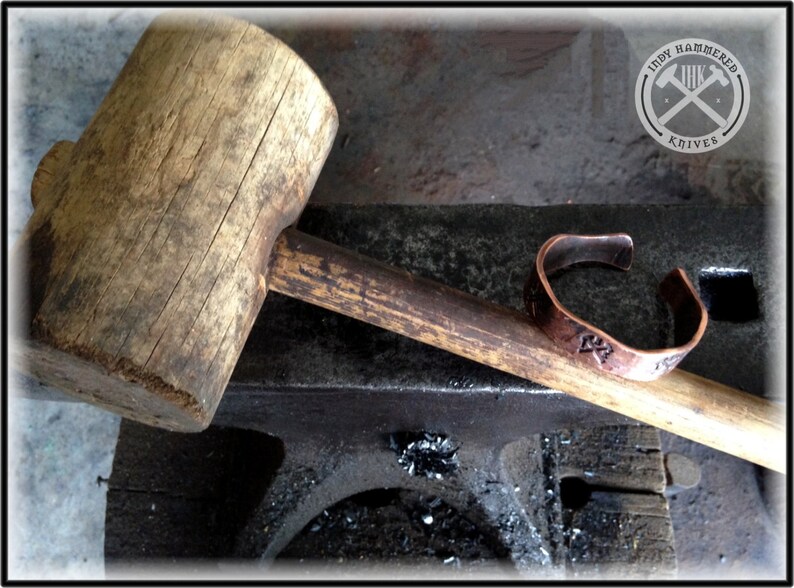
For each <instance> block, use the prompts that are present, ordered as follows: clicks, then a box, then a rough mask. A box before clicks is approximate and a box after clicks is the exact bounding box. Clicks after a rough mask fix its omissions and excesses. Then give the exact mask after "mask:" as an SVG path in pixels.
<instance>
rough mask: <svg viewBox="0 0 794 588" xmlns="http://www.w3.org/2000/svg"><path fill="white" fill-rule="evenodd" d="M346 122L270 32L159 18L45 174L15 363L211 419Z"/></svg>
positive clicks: (63, 382)
mask: <svg viewBox="0 0 794 588" xmlns="http://www.w3.org/2000/svg"><path fill="white" fill-rule="evenodd" d="M336 129H337V114H336V108H335V107H334V104H333V101H332V100H331V97H330V96H329V95H328V92H327V91H326V89H325V88H324V86H323V85H322V83H321V82H320V80H319V79H318V78H317V76H316V75H315V74H314V72H313V71H312V70H311V68H309V66H308V65H307V64H306V63H304V62H303V61H302V60H301V59H300V58H299V57H298V56H297V55H296V54H295V53H294V52H293V51H292V50H291V49H290V48H289V47H287V46H286V45H285V44H284V43H282V42H281V41H279V40H278V39H276V38H274V37H272V36H270V35H269V34H267V33H266V32H265V31H263V30H262V29H260V28H258V27H256V26H254V25H252V24H249V23H247V22H244V21H241V20H237V19H234V18H229V17H225V16H222V15H219V14H214V13H207V14H204V15H202V14H194V13H184V12H179V13H175V14H166V15H164V16H160V17H158V18H157V19H155V21H154V22H153V23H152V24H151V25H150V26H149V27H148V28H147V30H146V32H145V33H144V34H143V36H142V37H141V39H140V41H139V42H138V44H137V46H136V47H135V49H134V51H133V52H132V54H131V55H130V57H129V59H128V60H127V63H126V64H125V66H124V68H123V69H122V71H121V73H120V74H119V76H118V78H117V79H116V81H115V83H114V84H113V87H112V88H111V90H110V91H109V93H108V94H107V96H106V97H105V99H104V100H103V102H102V104H101V105H100V107H99V109H98V110H97V112H96V114H95V115H94V117H93V118H92V120H91V122H90V123H89V125H88V127H87V128H86V129H85V131H84V132H83V134H82V136H81V137H80V139H79V140H78V141H77V142H76V143H74V144H70V143H64V142H62V143H58V144H56V146H55V147H54V148H53V149H52V150H51V151H50V152H49V153H48V154H47V155H46V156H45V158H44V159H43V160H42V162H41V165H40V166H39V169H38V171H37V173H36V176H35V178H34V181H33V185H32V186H31V196H32V199H33V202H34V204H35V206H36V209H35V212H34V214H33V217H32V218H31V219H30V221H29V223H28V225H27V226H26V229H25V232H24V233H23V236H22V237H21V238H20V240H19V241H18V244H17V247H16V250H15V256H14V257H15V263H16V264H17V265H18V266H21V267H19V271H20V273H22V274H23V275H26V276H27V278H28V279H27V282H28V283H27V288H28V290H27V292H25V293H24V294H21V295H20V299H21V300H25V301H26V303H27V305H28V308H27V312H26V313H25V314H26V315H27V316H26V318H24V319H23V322H24V323H25V324H24V326H23V327H21V330H22V331H23V333H22V335H21V337H23V338H24V342H23V343H22V344H21V345H18V346H15V355H16V363H17V365H18V367H19V369H22V370H24V371H27V372H28V373H30V374H32V375H33V376H34V377H36V378H38V379H40V380H42V381H44V382H47V383H49V384H52V385H54V386H56V387H58V388H60V389H62V390H64V391H66V392H68V393H71V394H73V395H76V396H78V397H79V398H81V399H84V400H87V401H88V402H92V403H95V404H98V405H100V406H102V407H105V408H108V409H109V410H112V411H114V412H117V413H119V414H121V415H122V416H125V417H128V418H132V419H135V420H138V421H142V422H144V423H147V424H151V425H157V426H161V427H165V428H169V429H172V430H180V431H196V430H201V429H202V428H204V427H206V426H207V425H208V424H209V422H210V420H211V419H212V415H213V414H214V412H215V409H216V407H217V405H218V403H219V402H220V399H221V396H222V394H223V391H224V389H225V388H226V384H227V383H228V381H229V378H230V376H231V373H232V370H233V368H234V365H235V363H236V362H237V359H238V357H239V355H240V352H241V351H242V348H243V345H244V343H245V341H246V338H247V336H248V333H249V332H250V329H251V327H252V325H253V322H254V319H255V317H256V315H257V314H258V312H259V309H260V307H261V305H262V302H263V301H264V299H265V294H266V292H267V284H266V283H265V276H264V270H263V269H262V268H263V267H264V266H265V263H266V261H267V260H268V258H269V255H270V248H271V247H272V244H273V242H274V240H275V238H276V236H277V235H278V234H279V232H280V231H281V230H282V229H283V228H284V227H286V226H289V225H290V224H292V223H293V222H294V221H295V220H296V219H297V218H298V216H299V215H300V213H301V211H302V210H303V207H304V205H305V204H306V201H307V200H308V198H309V194H310V193H311V190H312V188H313V187H314V183H315V181H316V180H317V176H318V175H319V173H320V169H321V168H322V165H323V163H324V161H325V158H326V156H327V154H328V152H329V150H330V148H331V145H332V143H333V138H334V136H335V134H336ZM17 258H18V259H17Z"/></svg>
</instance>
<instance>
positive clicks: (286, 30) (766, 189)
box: [6, 8, 786, 578]
mask: <svg viewBox="0 0 794 588" xmlns="http://www.w3.org/2000/svg"><path fill="white" fill-rule="evenodd" d="M714 10H716V9H708V10H681V11H678V10H676V11H671V10H669V9H660V10H659V11H654V12H650V11H649V12H646V11H627V10H611V11H609V10H602V11H598V10H589V11H581V10H578V9H577V10H576V11H572V12H568V13H565V14H564V15H563V14H560V13H556V14H555V13H551V14H550V13H549V12H545V13H539V12H527V13H523V14H518V13H516V12H510V11H500V12H499V13H498V15H496V16H494V15H495V14H496V13H495V12H490V13H488V14H487V17H484V15H483V14H482V13H480V14H479V15H473V14H471V13H464V12H462V11H456V12H453V13H446V14H442V13H439V12H438V11H435V12H429V13H426V12H422V11H412V12H411V13H407V12H405V11H403V12H397V13H387V12H383V11H369V13H367V14H368V16H366V17H362V16H361V15H362V13H361V12H357V13H351V12H350V11H347V12H345V13H342V12H340V11H338V10H337V11H335V12H334V13H333V14H332V15H331V16H329V15H328V14H323V15H318V13H312V12H311V11H307V10H304V9H301V10H292V9H282V10H278V11H277V10H269V11H264V10H259V11H252V10H250V9H249V10H246V11H239V12H245V16H248V17H249V18H251V20H253V21H255V22H259V23H262V24H265V25H267V26H268V28H271V29H273V30H274V31H276V32H278V33H279V34H280V35H281V37H282V38H283V39H284V40H285V41H287V42H288V43H290V44H291V45H292V46H293V47H294V48H295V49H296V50H298V51H299V52H300V53H301V54H302V55H303V56H304V57H305V58H306V59H307V61H308V62H309V63H310V64H311V65H312V66H313V67H315V68H316V70H317V71H318V73H319V74H320V76H321V77H322V78H323V80H324V81H325V82H326V83H327V84H328V86H329V89H330V90H331V92H332V94H333V95H334V98H335V100H336V102H337V105H338V106H339V110H340V115H341V127H340V133H339V138H338V140H337V144H336V145H335V147H334V151H333V152H332V155H331V158H330V160H329V162H328V165H327V166H326V169H325V171H324V172H323V175H322V176H321V179H320V182H319V183H318V186H317V190H316V192H315V195H314V198H315V199H316V200H319V201H326V202H332V201H343V202H364V201H393V202H394V201H396V202H408V203H415V202H422V203H459V202H503V203H518V204H524V205H543V204H552V203H559V204H564V203H566V202H568V201H571V202H572V203H574V204H580V203H620V202H640V203H679V204H686V203H691V202H700V203H704V204H708V203H714V202H724V203H762V202H763V203H768V204H773V205H776V204H779V203H780V202H782V197H783V192H782V186H783V184H782V173H781V172H782V164H783V163H785V162H784V160H783V158H782V156H781V153H782V151H781V148H782V144H781V143H780V140H781V137H782V132H783V128H782V125H781V124H780V121H782V120H783V118H782V116H783V115H782V113H783V108H784V106H785V102H786V101H785V95H784V94H783V92H784V87H783V85H782V83H783V82H782V80H783V73H784V67H785V65H784V62H783V58H784V51H783V50H782V47H783V45H782V43H783V41H784V39H783V37H782V34H783V33H782V32H781V31H782V30H783V29H782V27H783V24H784V21H783V9H778V10H770V9H758V10H753V11H752V12H748V11H747V10H746V9H735V10H732V11H723V12H720V13H718V14H717V16H718V18H715V12H714ZM160 11H161V9H148V10H140V9H91V10H87V9H84V8H81V9H60V8H57V9H56V8H38V9H30V8H25V9H21V8H13V9H9V13H8V14H9V21H8V22H9V28H8V31H9V44H8V49H9V51H8V59H9V88H10V96H9V99H10V101H9V108H10V110H9V117H8V120H9V129H8V132H9V141H10V146H11V148H10V150H9V195H8V203H9V210H8V212H9V217H8V228H9V230H8V233H7V235H6V243H7V244H8V245H12V244H13V243H14V241H15V240H16V238H17V236H18V235H19V232H20V231H21V229H22V227H23V225H24V222H25V220H26V219H27V217H28V216H29V214H30V212H31V207H30V204H29V196H28V192H29V185H30V180H31V178H32V175H33V171H34V170H35V166H36V164H37V162H38V161H39V159H40V158H41V156H42V155H43V154H44V153H46V151H47V150H48V148H49V147H50V145H51V144H52V143H54V142H55V141H57V140H61V139H71V140H75V139H77V138H78V137H79V134H80V132H81V131H82V129H83V128H84V127H85V125H86V123H87V122H88V120H89V119H90V117H91V116H92V114H93V112H94V110H95V109H96V107H97V105H98V104H99V103H100V101H101V99H102V97H103V96H104V94H105V92H106V91H107V89H108V88H109V86H110V84H111V83H112V81H113V79H114V78H115V75H116V74H117V73H118V71H119V69H120V68H121V66H122V64H123V63H124V61H125V60H126V58H127V56H128V55H129V52H130V51H131V49H132V47H133V46H134V44H135V42H136V40H137V38H138V37H139V35H140V33H141V32H142V31H143V29H144V28H145V26H146V25H147V24H148V22H149V20H150V19H151V18H152V17H153V16H154V14H156V13H158V12H160ZM488 19H491V20H492V22H491V23H490V24H489V23H488V22H487V21H488ZM351 23H352V24H351ZM649 23H650V24H649ZM478 27H479V28H478ZM489 27H491V29H492V30H499V31H505V30H506V29H511V30H514V31H518V32H519V33H520V32H521V31H522V30H528V29H532V30H534V31H535V33H537V32H538V31H541V30H542V31H545V32H546V33H549V32H550V31H551V32H556V33H558V35H557V36H556V37H548V36H547V37H545V41H544V43H546V44H545V45H543V43H541V46H540V47H538V46H533V45H532V43H531V42H530V39H531V38H536V36H535V37H533V36H527V35H521V34H519V35H518V41H515V40H514V38H513V37H510V36H509V35H507V36H506V35H496V36H494V35H493V34H483V31H482V30H481V29H488V28H489ZM704 27H705V28H704ZM566 31H567V32H569V33H570V32H571V31H573V33H572V34H570V35H567V36H566V35H565V34H563V33H565V32H566ZM690 34H697V35H702V36H705V37H707V38H709V35H711V36H712V37H713V38H714V39H715V40H716V41H717V42H720V43H721V44H723V45H725V46H726V47H729V48H730V49H731V50H732V51H734V53H736V54H737V55H740V56H741V57H740V58H741V60H742V62H743V64H744V66H745V68H746V70H747V71H748V75H749V76H751V83H752V100H753V103H752V104H753V106H752V110H751V114H750V116H749V117H748V120H747V123H746V125H745V127H744V128H743V129H742V132H741V134H740V135H738V136H737V137H736V138H734V139H733V141H732V142H731V143H730V144H729V145H728V147H727V148H726V149H718V150H716V151H713V152H710V153H709V154H704V155H702V156H691V157H690V156H682V155H680V154H672V153H670V152H668V151H667V150H665V149H664V148H662V147H660V146H657V145H656V144H655V143H654V142H653V141H651V140H650V138H648V137H647V136H646V135H645V134H644V132H643V131H642V128H641V125H640V124H639V121H638V120H637V117H636V113H635V112H634V105H633V99H632V96H633V83H634V77H635V75H636V71H637V69H638V67H639V65H640V64H641V63H642V62H643V61H644V59H645V57H646V56H647V54H648V52H649V51H652V50H653V49H654V48H656V47H658V46H659V45H661V44H663V43H665V42H667V41H668V40H670V39H671V38H681V37H684V36H688V35H690ZM522 39H523V40H522ZM548 43H551V44H552V45H554V47H551V48H549V46H548ZM544 48H545V49H549V50H548V51H547V52H544ZM778 218H779V215H778ZM769 241H770V242H771V246H773V247H774V246H779V242H778V243H775V239H769ZM9 420H10V421H11V423H12V425H13V427H12V430H11V431H9V432H10V433H11V434H12V444H11V449H12V451H11V452H10V458H11V459H10V463H11V471H10V473H11V474H12V480H11V490H12V498H13V497H14V496H15V497H16V502H15V503H13V504H14V505H15V508H14V509H12V511H11V516H10V521H9V523H10V525H9V530H10V533H11V540H12V541H11V545H10V548H11V549H10V555H11V558H10V573H11V576H12V577H42V576H46V577H51V578H65V577H82V578H101V577H102V573H103V572H102V559H101V554H102V528H103V523H104V521H103V512H104V502H103V500H104V498H103V496H104V487H103V486H101V485H100V486H97V484H96V479H97V476H102V477H107V475H108V474H109V469H110V460H111V457H112V451H113V447H114V443H115V438H116V431H117V427H118V420H117V418H116V417H114V416H111V415H109V414H106V413H102V412H100V411H97V410H96V409H93V408H90V407H87V406H83V405H62V404H60V403H42V402H38V403H35V402H34V403H32V402H31V401H23V400H12V401H11V402H10V406H9ZM709 459H710V460H713V463H714V464H715V465H714V466H713V467H714V468H716V469H717V470H719V468H725V472H733V474H731V475H728V474H723V475H721V476H716V477H715V476H711V475H709V474H708V472H707V470H706V468H704V481H703V482H702V485H701V487H702V488H703V490H702V492H703V494H699V495H698V497H699V498H698V500H704V501H705V500H706V498H707V497H708V492H712V494H715V493H719V492H720V491H721V490H722V488H721V487H720V484H730V483H731V481H732V480H735V479H740V478H738V477H737V476H743V477H741V479H743V480H744V479H746V476H747V475H749V474H748V473H747V471H744V470H742V471H738V470H736V467H738V466H736V465H735V464H733V463H732V462H731V461H727V462H725V461H724V456H722V455H721V454H718V455H717V457H709ZM717 464H719V465H717ZM745 470H746V468H745ZM15 489H16V490H15ZM13 492H16V494H15V495H14V494H13ZM683 498H684V494H683V493H682V494H681V495H680V498H678V499H677V500H683ZM696 502H697V501H696ZM697 504H698V505H700V504H701V503H700V502H697ZM703 504H704V506H703V507H702V508H703V509H706V508H712V506H709V505H713V503H712V502H708V501H706V502H705V503H703ZM698 508H700V507H698ZM724 510H725V509H723V511H724ZM681 513H682V514H679V515H676V514H675V512H674V523H676V522H677V524H679V525H683V526H684V528H688V529H690V530H691V529H692V526H691V525H692V524H693V521H694V522H695V523H697V522H698V520H699V519H698V517H701V516H706V517H708V519H709V520H710V521H714V520H715V519H714V518H713V517H719V516H722V517H725V516H726V514H725V513H724V512H721V511H720V510H719V509H716V510H714V511H709V512H708V513H706V511H705V510H702V509H701V510H700V511H697V510H696V511H686V510H683V511H681ZM704 513H705V514H704ZM676 516H677V517H678V518H676ZM722 520H724V519H722ZM687 525H690V526H689V527H687ZM711 525H712V526H711V527H710V528H712V529H716V527H714V526H713V523H712V524H711ZM715 532H716V531H715ZM677 536H679V537H681V536H689V537H693V538H694V540H696V541H700V540H704V539H708V538H709V537H710V536H711V535H704V534H701V535H697V534H695V535H692V534H690V535H687V534H686V533H685V532H684V533H683V534H682V533H681V532H679V531H678V530H677ZM738 540H742V538H738ZM678 552H679V557H680V554H681V553H682V549H681V548H679V549H678ZM704 553H705V552H704ZM708 553H709V557H704V558H703V559H702V560H696V559H692V560H691V561H692V565H693V566H694V567H695V568H697V567H698V566H701V572H700V573H702V574H706V573H707V572H708V570H709V569H710V568H709V566H710V565H711V564H712V560H713V557H712V555H713V554H712V552H708ZM717 555H719V553H718V554H717ZM723 555H724V556H725V557H726V559H725V561H718V562H717V563H718V564H720V565H722V566H723V568H722V569H725V570H728V572H729V573H732V572H734V571H735V568H733V567H730V565H727V564H729V563H730V562H731V560H730V559H729V558H730V554H728V555H726V554H725V553H723ZM715 565H717V564H715ZM682 569H683V568H682ZM704 570H705V571H704ZM728 575H729V574H728Z"/></svg>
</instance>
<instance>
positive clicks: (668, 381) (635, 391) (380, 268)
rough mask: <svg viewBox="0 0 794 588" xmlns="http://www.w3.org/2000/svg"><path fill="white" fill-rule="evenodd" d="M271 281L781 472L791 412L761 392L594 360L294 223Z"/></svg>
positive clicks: (502, 311) (278, 248)
mask: <svg viewBox="0 0 794 588" xmlns="http://www.w3.org/2000/svg"><path fill="white" fill-rule="evenodd" d="M268 283H269V287H270V288H271V289H272V290H275V291H276V292H280V293H282V294H286V295H288V296H292V297H294V298H298V299H300V300H304V301H306V302H310V303H312V304H315V305H318V306H321V307H323V308H327V309H329V310H333V311H335V312H339V313H341V314H344V315H347V316H350V317H353V318H356V319H359V320H362V321H364V322H367V323H370V324H373V325H376V326H379V327H382V328H384V329H388V330H390V331H394V332H396V333H400V334H402V335H405V336H407V337H410V338H412V339H416V340H417V341H422V342H423V343H427V344H429V345H433V346H435V347H439V348H441V349H445V350H447V351H451V352H452V353H455V354H457V355H461V356H463V357H467V358H469V359H472V360H474V361H477V362H479V363H483V364H486V365H489V366H491V367H494V368H496V369H499V370H502V371H505V372H508V373H511V374H515V375H517V376H520V377H522V378H526V379H529V380H532V381H534V382H537V383H539V384H543V385H544V386H548V387H549V388H552V389H555V390H561V391H563V392H567V393H568V394H571V395H572V396H575V397H577V398H581V399H582V400H586V401H588V402H592V403H593V404H597V405H599V406H602V407H604V408H608V409H610V410H614V411H615V412H618V413H621V414H623V415H626V416H628V417H631V418H633V419H636V420H638V421H642V422H645V423H648V424H650V425H653V426H655V427H658V428H660V429H664V430H666V431H670V432H672V433H675V434H677V435H680V436H682V437H686V438H688V439H691V440H693V441H697V442H699V443H703V444H704V445H708V446H710V447H714V448H715V449H719V450H721V451H725V452H726V453H730V454H732V455H735V456H737V457H741V458H743V459H747V460H749V461H752V462H754V463H757V464H760V465H763V466H765V467H768V468H771V469H773V470H777V471H779V472H785V469H786V434H785V414H784V411H783V408H782V407H781V406H779V405H777V404H775V403H772V402H770V401H768V400H765V399H763V398H758V397H756V396H752V395H750V394H747V393H745V392H741V391H739V390H735V389H733V388H730V387H728V386H724V385H722V384H719V383H717V382H714V381H711V380H707V379H705V378H701V377H700V376H696V375H694V374H690V373H688V372H684V371H682V370H679V369H676V370H674V371H673V372H671V373H670V374H668V375H666V376H664V377H662V378H661V379H659V380H656V381H654V382H636V381H631V380H625V379H621V378H618V377H616V376H612V375H610V374H608V373H606V372H597V371H594V370H591V369H588V368H587V367H584V366H582V365H581V364H580V363H579V362H577V361H575V359H574V358H573V357H572V356H569V355H565V354H563V353H562V352H561V351H560V350H559V349H558V348H557V347H556V346H555V345H554V343H553V342H552V341H551V340H550V339H549V338H548V337H547V336H546V335H545V334H544V333H543V332H542V331H541V330H540V329H539V328H537V327H536V326H535V325H534V324H533V323H532V322H531V321H530V319H529V318H528V317H527V316H526V315H525V314H523V313H520V312H518V311H515V310H511V309H506V308H503V307H500V306H498V305H496V304H493V303H490V302H487V301H485V300H482V299H480V298H477V297H475V296H471V295H469V294H466V293H463V292H460V291H458V290H454V289H452V288H448V287H446V286H443V285H440V284H437V283H435V282H433V281H431V280H426V279H423V278H418V277H416V276H413V275H411V274H410V273H408V272H406V271H404V270H400V269H397V268H393V267H390V266H388V265H385V264H382V263H380V262H378V261H375V260H373V259H370V258H367V257H364V256H362V255H359V254H356V253H353V252H350V251H347V250H345V249H342V248H340V247H337V246H335V245H332V244H330V243H327V242H325V241H322V240H320V239H316V238H314V237H310V236H307V235H304V234H302V233H300V232H298V231H295V230H293V229H287V230H285V231H284V232H282V233H281V235H280V236H279V237H278V239H277V241H276V244H275V246H274V248H273V255H272V258H271V261H270V274H269V278H268ZM497 426H498V425H497Z"/></svg>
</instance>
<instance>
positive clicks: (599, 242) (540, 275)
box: [524, 233, 708, 381]
mask: <svg viewBox="0 0 794 588" xmlns="http://www.w3.org/2000/svg"><path fill="white" fill-rule="evenodd" d="M633 257H634V244H633V242H632V240H631V237H629V236H628V235H626V234H625V233H617V234H611V235H556V236H554V237H552V238H551V239H549V240H548V241H546V243H544V244H543V246H542V247H541V248H540V251H538V255H537V258H536V259H535V265H534V266H533V268H532V273H531V274H530V276H529V279H528V280H527V282H526V285H525V286H524V302H525V304H526V307H527V310H528V311H529V314H530V316H531V317H532V318H533V319H534V320H535V322H536V323H537V324H538V326H539V327H540V328H541V329H543V331H544V332H545V333H546V334H547V335H548V336H549V337H550V338H551V339H552V340H553V341H554V342H555V343H557V344H558V345H560V346H561V347H562V348H563V349H565V351H567V352H568V353H570V354H571V355H574V356H575V357H576V358H577V359H579V360H581V361H584V362H586V363H587V364H588V365H591V366H593V367H595V368H597V369H600V370H604V371H608V372H611V373H613V374H615V375H618V376H621V377H623V378H628V379H630V380H640V381H650V380H655V379H656V378H658V377H660V376H662V375H664V374H666V373H667V372H669V371H670V370H672V369H673V368H674V367H675V366H676V365H678V363H679V362H680V361H681V360H682V359H683V358H684V356H686V354H687V353H689V352H690V351H691V350H692V349H693V348H694V347H695V345H697V344H698V342H699V341H700V338H701V337H702V336H703V332H704V331H705V330H706V323H707V322H708V313H707V312H706V308H705V306H704V305H703V302H701V300H700V297H699V296H698V294H697V292H696V291H695V289H694V287H693V286H692V283H691V282H690V281H689V278H687V276H686V273H684V270H683V269H681V268H676V269H674V270H673V271H671V272H670V273H669V274H667V276H665V278H664V279H663V280H662V281H661V282H660V283H659V294H660V295H661V297H662V299H663V300H664V301H665V302H666V303H667V304H669V305H670V307H671V309H672V311H673V315H674V320H675V329H676V334H677V335H683V337H681V338H682V339H683V338H686V337H688V338H689V341H688V342H687V343H686V344H684V345H680V346H678V347H671V348H668V349H654V350H651V351H644V350H640V349H634V348H632V347H629V346H627V345H624V344H623V343H621V342H620V341H618V340H616V339H615V338H614V337H611V336H610V335H608V334H607V333H605V332H604V331H602V330H600V329H598V328H596V327H595V326H593V325H591V324H590V323H588V322H585V321H583V320H581V319H580V318H578V317H576V316H575V315H573V314H572V313H571V312H570V311H568V310H567V309H566V308H565V307H563V306H562V305H561V304H560V301H559V300H557V297H556V296H555V295H554V293H553V292H552V290H551V287H550V286H549V281H548V278H547V277H546V276H547V274H549V275H550V274H553V273H554V272H556V271H558V270H560V269H562V268H564V267H567V266H570V265H573V264H575V263H581V262H594V263H599V264H604V265H609V266H612V267H616V268H618V269H621V270H624V271H625V270H628V269H629V268H630V267H631V262H632V259H633ZM677 339H679V337H677Z"/></svg>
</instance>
